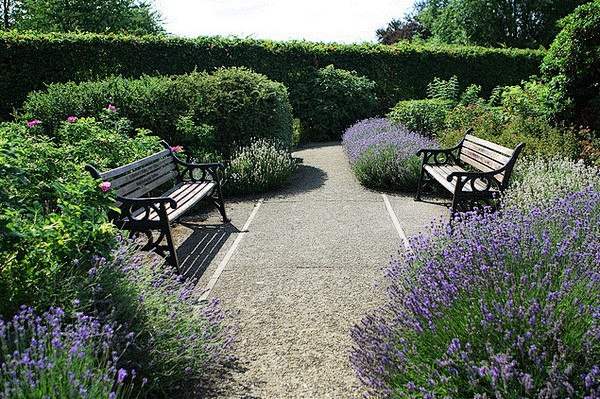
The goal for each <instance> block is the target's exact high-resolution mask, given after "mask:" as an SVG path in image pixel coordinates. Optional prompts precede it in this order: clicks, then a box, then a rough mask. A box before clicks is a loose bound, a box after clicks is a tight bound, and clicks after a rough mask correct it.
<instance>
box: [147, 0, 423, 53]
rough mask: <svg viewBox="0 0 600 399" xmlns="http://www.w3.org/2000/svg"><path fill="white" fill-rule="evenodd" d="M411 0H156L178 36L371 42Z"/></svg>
mask: <svg viewBox="0 0 600 399" xmlns="http://www.w3.org/2000/svg"><path fill="white" fill-rule="evenodd" d="M413 1H414V0H371V1H359V0H345V1H344V0H304V1H290V0H156V1H155V3H154V4H155V6H156V8H157V9H158V10H159V11H160V12H161V13H162V15H163V17H164V20H165V21H164V22H165V28H166V29H167V31H168V32H171V33H173V34H176V35H178V36H186V37H196V36H214V35H221V36H229V35H234V36H239V37H248V36H249V37H254V38H257V39H273V40H290V39H295V40H310V41H323V42H343V43H352V42H364V41H371V42H374V41H375V30H376V29H378V28H380V27H383V26H386V25H387V23H388V22H389V21H390V20H392V19H393V18H400V17H402V16H403V15H404V14H405V13H406V12H407V11H409V10H410V9H411V8H412V4H413Z"/></svg>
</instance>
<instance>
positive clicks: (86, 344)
mask: <svg viewBox="0 0 600 399" xmlns="http://www.w3.org/2000/svg"><path fill="white" fill-rule="evenodd" d="M114 337H115V336H114V331H113V329H112V328H111V327H110V326H109V325H101V324H100V323H98V322H97V321H95V320H93V319H91V318H90V317H88V316H85V315H83V314H82V313H78V314H77V315H76V318H75V321H74V323H73V324H68V323H66V321H65V315H64V312H63V311H62V309H60V308H50V311H48V312H47V313H44V314H43V315H41V316H39V315H36V314H35V313H34V312H33V310H32V309H31V308H25V307H23V308H22V309H21V310H20V311H19V312H18V313H17V314H16V315H15V316H14V317H13V319H12V320H11V321H7V322H4V321H2V320H0V363H1V364H2V366H1V367H0V397H3V398H14V399H18V398H21V399H34V398H40V399H41V398H106V399H109V398H110V399H113V398H115V397H117V395H118V397H119V398H125V397H127V396H128V393H129V390H130V387H129V386H128V385H125V381H124V378H125V377H126V376H127V375H129V374H134V373H135V371H134V370H131V371H130V372H127V371H126V370H125V369H119V370H117V367H116V362H117V361H118V356H117V352H111V351H112V349H113V347H112V345H113V343H114ZM134 375H135V374H134Z"/></svg>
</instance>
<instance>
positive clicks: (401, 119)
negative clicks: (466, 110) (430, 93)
mask: <svg viewBox="0 0 600 399" xmlns="http://www.w3.org/2000/svg"><path fill="white" fill-rule="evenodd" d="M455 104H456V103H455V102H454V101H450V100H439V99H431V100H411V101H400V102H399V103H398V104H396V106H395V107H394V108H393V109H392V111H391V112H390V113H389V114H388V118H390V120H391V121H393V122H398V123H400V124H402V125H404V126H406V127H407V128H408V129H409V130H411V131H414V132H418V133H422V134H424V135H426V136H428V137H434V136H436V135H437V134H439V133H440V132H441V131H442V130H443V129H444V121H445V119H446V115H447V114H448V112H450V111H451V110H452V108H454V106H455Z"/></svg>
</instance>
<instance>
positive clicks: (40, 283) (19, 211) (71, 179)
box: [0, 119, 160, 316]
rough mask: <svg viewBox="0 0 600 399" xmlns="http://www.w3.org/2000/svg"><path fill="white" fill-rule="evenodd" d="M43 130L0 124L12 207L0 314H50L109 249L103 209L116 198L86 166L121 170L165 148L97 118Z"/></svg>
mask: <svg viewBox="0 0 600 399" xmlns="http://www.w3.org/2000/svg"><path fill="white" fill-rule="evenodd" d="M42 133H43V130H42V127H41V126H40V125H38V126H33V127H25V126H23V125H17V124H2V125H0V148H2V151H0V156H1V157H2V159H0V165H3V167H2V170H4V171H5V173H3V175H2V176H0V179H1V180H0V186H1V187H3V190H4V194H5V198H8V200H7V202H9V203H10V204H11V206H7V207H3V208H2V209H0V226H3V230H2V237H3V239H2V240H1V242H0V263H1V264H2V265H4V267H3V268H2V269H1V270H0V281H1V283H2V284H0V303H1V305H0V314H2V315H4V316H8V315H10V314H12V313H14V312H15V311H16V310H17V309H18V307H19V306H20V305H21V304H24V303H26V304H28V305H30V306H33V307H36V308H39V309H45V308H46V307H47V306H50V305H58V304H61V303H62V301H63V300H64V298H68V297H72V295H70V293H71V291H72V290H73V286H72V285H71V284H68V283H65V281H67V282H68V279H69V277H71V276H72V275H74V274H77V273H80V272H85V271H82V270H79V268H78V267H77V265H76V264H74V263H73V261H74V259H78V260H82V261H85V260H86V259H90V258H91V256H92V255H93V254H95V253H103V252H106V251H108V250H109V249H110V248H111V246H112V243H113V239H114V234H115V229H114V226H113V225H112V224H110V223H108V220H107V217H106V213H105V210H106V209H107V208H108V207H110V206H111V204H112V202H113V198H112V194H111V193H110V192H108V193H102V191H101V190H100V188H99V186H98V182H97V181H94V180H93V179H92V178H91V177H90V176H89V175H88V174H87V172H85V171H84V169H83V167H84V165H85V164H86V163H87V162H92V163H95V164H96V165H97V166H98V167H99V168H101V169H108V168H111V167H116V166H118V165H122V164H123V163H126V162H128V161H131V160H133V159H137V158H141V157H143V156H146V155H149V154H150V153H152V152H154V151H156V150H157V149H158V148H160V146H159V144H158V139H157V138H155V137H150V136H146V135H145V134H144V132H140V133H139V134H138V136H137V137H135V138H129V137H128V136H124V135H121V134H119V133H117V132H114V131H110V130H107V129H106V128H104V127H103V126H102V124H100V123H99V122H97V121H95V120H94V119H80V120H77V121H74V122H64V123H63V124H62V125H61V127H60V128H59V129H58V131H57V138H55V139H50V138H48V137H46V136H44V135H43V134H42Z"/></svg>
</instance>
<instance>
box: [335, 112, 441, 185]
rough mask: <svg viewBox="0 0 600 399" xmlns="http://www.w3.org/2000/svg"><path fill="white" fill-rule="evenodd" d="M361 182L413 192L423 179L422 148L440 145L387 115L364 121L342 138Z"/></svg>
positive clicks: (355, 125) (354, 126)
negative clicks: (420, 150)
mask: <svg viewBox="0 0 600 399" xmlns="http://www.w3.org/2000/svg"><path fill="white" fill-rule="evenodd" d="M342 145H343V146H344V149H345V150H346V153H347V154H348V158H349V161H350V165H351V166H352V169H353V170H354V175H355V176H356V178H357V179H358V181H359V182H360V183H361V184H363V185H364V186H367V187H372V188H383V189H394V190H401V191H411V190H414V189H416V187H417V183H418V180H419V172H420V167H421V160H420V158H419V157H417V156H416V153H417V151H418V150H419V149H421V148H437V147H438V144H437V143H436V142H435V141H433V140H430V139H427V138H425V137H423V136H421V135H419V134H417V133H414V132H411V131H409V130H408V129H407V128H405V127H404V126H402V125H399V124H394V123H392V122H390V121H389V120H388V119H387V118H371V119H365V120H362V121H360V122H358V123H356V124H354V125H353V126H351V127H350V128H349V129H348V130H346V132H345V133H344V136H343V138H342Z"/></svg>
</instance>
